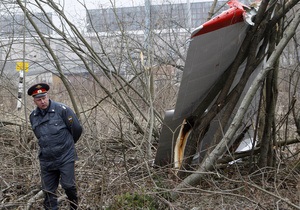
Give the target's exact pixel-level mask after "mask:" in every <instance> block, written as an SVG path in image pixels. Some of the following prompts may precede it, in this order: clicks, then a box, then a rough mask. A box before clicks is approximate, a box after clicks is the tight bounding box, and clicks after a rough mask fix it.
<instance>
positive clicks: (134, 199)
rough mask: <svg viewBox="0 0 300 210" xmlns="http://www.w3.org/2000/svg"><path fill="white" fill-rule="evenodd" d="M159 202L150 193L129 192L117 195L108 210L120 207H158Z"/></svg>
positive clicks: (150, 208) (115, 209)
mask: <svg viewBox="0 0 300 210" xmlns="http://www.w3.org/2000/svg"><path fill="white" fill-rule="evenodd" d="M158 207H159V206H158V203H157V202H156V201H155V200H154V199H153V198H152V197H151V196H149V195H144V194H138V193H129V192H126V193H125V194H122V195H117V196H115V198H114V200H113V201H112V204H111V205H110V206H109V207H108V208H107V210H117V209H118V210H119V209H149V210H156V209H158Z"/></svg>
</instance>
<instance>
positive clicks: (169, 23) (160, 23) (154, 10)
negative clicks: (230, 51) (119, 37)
mask: <svg viewBox="0 0 300 210" xmlns="http://www.w3.org/2000/svg"><path fill="white" fill-rule="evenodd" d="M225 3H226V1H224V0H223V1H218V2H217V5H216V8H217V9H220V8H221V7H222V6H223V5H224V4H225ZM211 6H212V2H211V1H202V2H194V3H189V4H188V3H178V4H173V3H168V4H161V5H151V6H150V13H151V15H150V16H151V20H150V23H151V25H150V27H151V29H152V30H162V29H170V28H173V29H179V28H180V29H181V28H183V29H188V28H196V27H198V26H199V25H201V24H202V23H204V22H205V21H206V20H207V17H208V14H209V12H210V9H211ZM189 8H190V9H189ZM222 10H223V9H221V11H222ZM145 17H146V8H145V6H136V7H119V8H105V9H104V8H103V9H90V10H87V13H86V20H87V32H108V31H120V30H125V31H140V30H145V26H146V24H145ZM120 26H122V28H120Z"/></svg>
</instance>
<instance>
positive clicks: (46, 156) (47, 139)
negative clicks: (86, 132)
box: [30, 100, 82, 170]
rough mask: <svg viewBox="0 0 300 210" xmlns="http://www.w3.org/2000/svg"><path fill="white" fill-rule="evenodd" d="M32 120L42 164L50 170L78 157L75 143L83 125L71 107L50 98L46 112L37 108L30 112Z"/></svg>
mask: <svg viewBox="0 0 300 210" xmlns="http://www.w3.org/2000/svg"><path fill="white" fill-rule="evenodd" d="M30 122H31V126H32V129H33V131H34V134H35V135H36V137H37V138H38V144H39V146H40V151H39V159H40V163H41V165H43V166H45V167H47V168H48V169H49V170H50V169H52V168H53V169H56V168H57V167H59V166H61V165H63V164H65V163H68V162H72V161H75V160H76V159H77V155H76V151H75V143H76V142H77V140H78V139H79V137H80V135H81V133H82V127H81V125H80V122H79V120H78V118H77V117H76V115H75V113H74V112H73V111H72V110H71V109H70V108H69V107H67V106H66V105H64V104H61V103H58V102H55V101H51V100H50V101H49V107H48V109H47V111H46V112H45V111H44V110H40V109H39V108H36V109H35V110H34V111H33V112H32V113H31V114H30Z"/></svg>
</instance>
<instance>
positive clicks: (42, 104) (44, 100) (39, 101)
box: [33, 94, 49, 109]
mask: <svg viewBox="0 0 300 210" xmlns="http://www.w3.org/2000/svg"><path fill="white" fill-rule="evenodd" d="M33 101H34V103H35V104H36V105H37V107H38V108H40V109H47V107H48V105H49V97H48V94H47V95H45V96H43V97H40V98H34V99H33Z"/></svg>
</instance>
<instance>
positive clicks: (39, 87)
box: [27, 83, 50, 98]
mask: <svg viewBox="0 0 300 210" xmlns="http://www.w3.org/2000/svg"><path fill="white" fill-rule="evenodd" d="M49 89H50V87H49V85H48V84H46V83H39V84H35V85H33V86H31V87H30V88H29V89H28V91H27V94H28V95H30V96H32V97H34V98H40V97H43V96H45V95H46V94H47V92H48V90H49Z"/></svg>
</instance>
